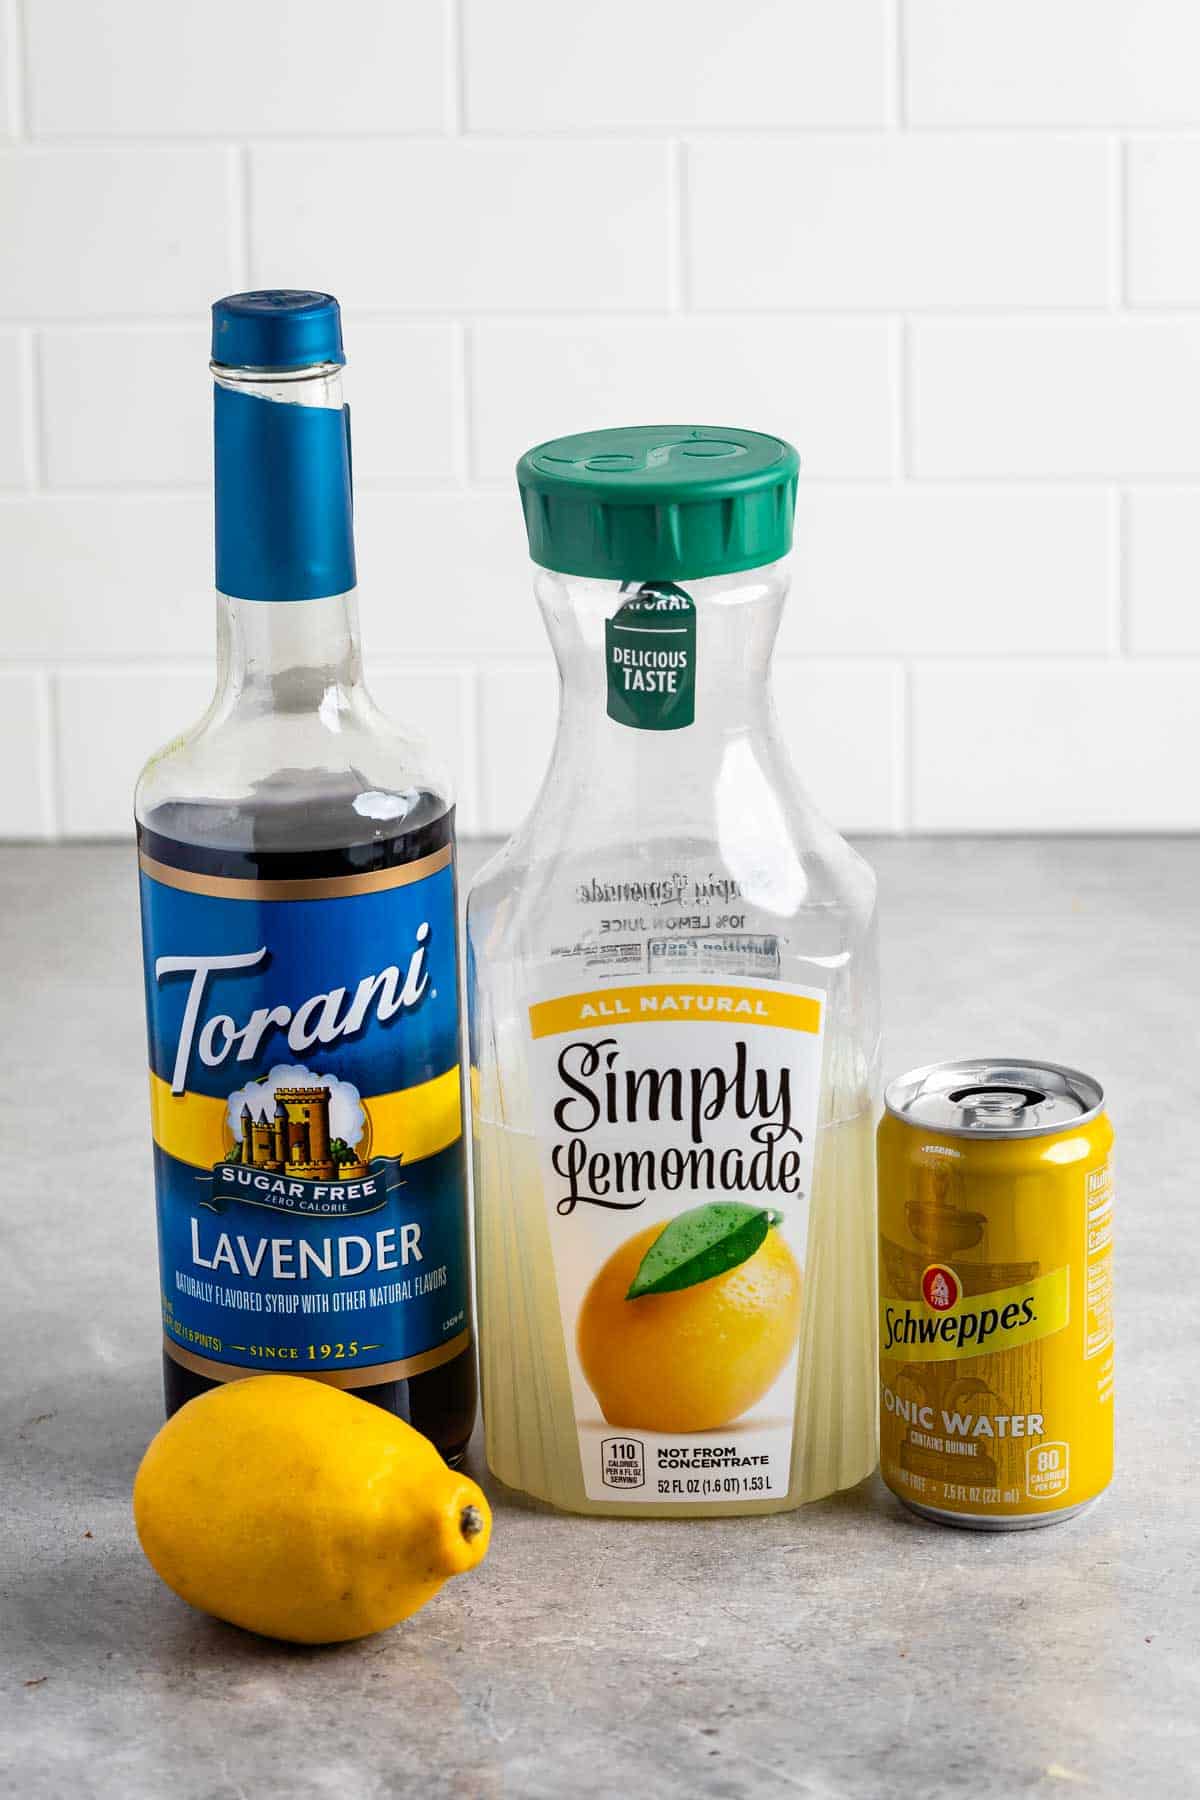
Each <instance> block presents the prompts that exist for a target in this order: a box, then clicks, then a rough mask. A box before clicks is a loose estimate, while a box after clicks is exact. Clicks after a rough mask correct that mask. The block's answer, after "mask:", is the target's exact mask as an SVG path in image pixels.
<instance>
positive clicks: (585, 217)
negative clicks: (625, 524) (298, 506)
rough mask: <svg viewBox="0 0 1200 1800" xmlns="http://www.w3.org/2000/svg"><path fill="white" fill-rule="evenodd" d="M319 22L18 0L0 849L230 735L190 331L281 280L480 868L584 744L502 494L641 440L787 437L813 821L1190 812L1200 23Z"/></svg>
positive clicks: (1176, 824) (1061, 15)
mask: <svg viewBox="0 0 1200 1800" xmlns="http://www.w3.org/2000/svg"><path fill="white" fill-rule="evenodd" d="M284 13H286V20H284V18H283V14H284ZM328 25H329V19H328V17H327V14H326V11H325V10H322V9H319V8H318V5H317V0H292V3H291V4H290V5H289V6H288V7H287V8H284V9H280V8H274V9H272V8H270V7H267V6H265V5H258V6H255V5H249V6H247V5H246V4H245V3H244V0H238V4H236V5H235V0H211V4H210V5H208V6H207V7H206V8H205V9H203V10H202V11H198V10H197V9H195V8H192V7H180V6H171V5H161V4H158V3H156V0H105V4H103V5H92V6H80V5H78V4H77V0H8V4H3V0H0V553H2V555H3V563H4V573H5V583H6V596H7V601H8V604H7V608H6V617H5V627H6V629H5V636H4V644H3V646H2V647H0V684H2V690H3V691H2V692H0V700H3V701H4V708H3V711H0V753H2V752H3V751H4V748H5V746H6V745H9V744H10V742H11V753H10V755H9V757H8V759H7V762H8V766H9V767H10V768H12V767H14V766H19V763H20V759H21V758H24V759H25V761H26V762H28V761H29V760H30V751H29V746H30V745H33V746H34V750H33V761H34V763H35V765H36V766H35V768H34V770H33V773H32V775H31V778H30V780H29V782H28V783H25V784H23V785H22V787H21V789H20V791H16V790H15V789H14V788H13V784H12V783H10V790H12V791H7V792H6V793H5V795H4V799H3V801H0V837H3V836H5V835H9V836H14V835H25V834H28V833H34V834H36V833H39V832H47V833H49V832H64V833H66V834H68V835H70V834H91V833H108V832H122V833H123V832H125V831H127V830H128V827H129V807H130V790H131V787H132V782H133V779H134V775H135V773H136V769H137V767H138V766H140V764H141V762H142V761H143V760H144V758H145V756H146V755H147V754H148V753H149V751H150V749H151V748H152V746H153V745H154V743H155V742H156V741H157V740H159V739H161V738H165V737H166V736H167V735H168V734H169V733H171V732H173V731H174V730H176V729H177V728H178V727H179V726H180V724H181V723H182V722H183V721H184V720H185V719H186V717H187V716H188V714H189V712H193V713H194V712H195V711H197V710H198V709H199V707H200V706H201V705H202V704H203V703H204V700H205V699H206V698H207V695H208V691H209V687H210V683H211V678H212V666H213V597H212V544H211V500H210V492H209V490H210V475H211V417H210V409H211V381H210V378H209V375H208V372H207V368H206V363H207V356H208V346H207V326H208V307H209V304H210V302H211V301H212V299H213V298H215V297H216V296H217V295H219V294H221V293H223V292H228V291H231V290H233V289H236V288H246V287H251V286H267V285H296V286H304V287H324V288H328V289H330V290H331V291H332V292H334V293H336V294H337V295H338V296H339V298H340V299H341V300H342V302H343V306H344V312H345V327H346V343H347V351H348V355H349V366H348V369H347V381H346V394H347V399H348V401H349V403H350V405H351V410H352V420H353V434H354V465H355V477H356V510H357V526H358V533H357V535H358V550H359V573H360V594H361V606H362V618H363V625H364V636H365V647H366V656H367V669H368V674H369V677H370V679H371V680H372V682H373V684H374V686H375V688H376V690H377V692H378V693H379V696H380V698H381V700H382V702H383V703H384V705H385V708H386V709H387V710H388V711H390V712H392V713H393V714H394V715H395V716H396V718H397V719H398V720H399V721H400V723H401V724H403V723H404V722H405V721H406V720H407V721H409V722H410V723H411V724H412V725H414V726H415V727H416V728H417V729H419V730H424V732H425V733H426V734H427V736H428V737H429V738H430V739H431V740H432V743H433V746H434V750H435V754H437V755H440V756H441V757H442V758H443V759H444V760H445V761H447V762H448V763H449V764H450V766H451V772H452V775H453V779H454V781H455V783H456V785H457V789H458V794H459V822H460V828H461V829H462V830H463V831H465V832H471V831H477V830H483V829H487V830H490V831H504V830H508V829H510V828H511V827H512V826H513V825H515V824H516V823H517V822H518V821H519V819H520V817H521V816H522V815H523V813H524V812H525V810H526V808H527V807H528V805H529V802H530V800H531V798H532V796H533V793H534V792H535V790H536V786H537V783H538V781H539V780H540V779H541V775H542V773H543V770H544V767H545V763H546V759H547V757H548V754H549V746H550V741H551V737H552V733H553V724H554V718H555V713H556V705H557V701H556V693H557V682H556V676H555V673H554V669H553V664H552V660H551V658H550V655H549V651H548V646H547V641H546V636H545V632H544V629H543V626H542V622H541V617H540V614H539V612H538V608H537V605H536V602H535V600H534V597H533V592H532V572H531V570H530V566H529V561H528V556H527V551H526V546H525V539H524V531H523V527H522V520H521V511H520V505H519V502H518V499H517V494H516V488H515V482H514V478H513V465H514V463H515V461H516V459H517V457H518V456H519V455H520V453H521V452H522V451H524V450H525V449H527V448H528V447H529V446H530V445H532V444H534V443H537V442H540V441H542V440H544V439H546V438H549V437H554V436H559V435H562V434H564V433H568V432H572V431H577V430H582V429H587V428H590V427H602V426H608V425H619V424H622V423H628V422H633V421H646V420H653V419H655V418H657V419H659V420H661V421H664V422H667V423H680V422H682V423H703V424H714V425H743V426H750V427H755V428H758V429H761V430H765V431H775V432H778V433H780V434H781V435H782V436H784V437H787V438H790V439H791V440H792V442H794V443H795V444H796V446H797V447H798V449H799V451H800V454H801V460H802V477H801V483H800V500H799V509H798V517H797V549H796V555H795V559H794V565H795V566H794V581H793V594H792V597H791V599H790V601H789V604H788V607H787V609H786V611H785V614H784V620H783V625H782V630H781V634H780V641H779V658H778V662H777V673H776V686H777V692H778V695H779V699H780V712H781V717H782V718H783V720H784V724H785V728H786V730H787V733H788V736H789V740H790V742H791V743H792V746H793V750H794V754H795V757H796V760H797V763H798V765H799V768H800V771H801V775H802V777H803V779H804V780H805V782H806V783H807V784H808V785H810V787H811V791H812V792H813V794H814V797H815V798H816V800H817V802H818V804H819V805H820V806H821V807H822V808H823V810H824V811H825V812H826V813H827V814H828V815H829V816H830V817H831V818H832V819H833V820H834V821H835V822H836V823H837V824H839V825H840V826H842V827H843V828H850V829H855V830H892V829H907V828H910V827H913V826H915V827H917V828H927V829H930V830H951V829H976V830H1026V829H1057V828H1062V829H1076V828H1079V829H1083V828H1096V829H1110V828H1111V829H1114V830H1115V829H1122V828H1126V827H1134V828H1137V827H1142V826H1161V827H1163V828H1164V829H1167V828H1169V829H1191V828H1193V827H1194V828H1197V829H1200V808H1198V807H1197V805H1196V804H1194V803H1193V801H1192V798H1191V794H1190V792H1189V788H1188V780H1187V771H1188V769H1189V767H1190V766H1192V765H1193V764H1194V762H1195V750H1196V744H1195V742H1194V738H1195V735H1196V731H1197V729H1200V728H1197V727H1194V726H1193V725H1192V723H1191V720H1190V714H1189V712H1188V696H1189V695H1190V694H1191V693H1192V692H1194V690H1195V682H1194V681H1193V679H1192V676H1193V670H1194V671H1195V673H1196V676H1197V678H1198V679H1200V233H1197V231H1196V230H1195V229H1194V224H1193V214H1194V212H1195V204H1194V200H1195V195H1196V193H1197V192H1200V83H1198V82H1197V79H1196V70H1197V69H1198V68H1200V6H1198V5H1197V4H1196V0H1138V4H1136V5H1133V4H1130V3H1129V0H1006V4H1005V5H1004V6H1002V7H998V6H996V5H993V4H988V3H986V0H842V4H840V5H838V6H836V7H835V6H830V5H826V4H822V3H821V0H741V4H740V5H739V6H738V7H735V8H732V9H731V8H730V7H728V6H727V5H724V4H721V3H720V0H655V4H653V5H651V6H646V5H637V4H635V0H608V4H607V5H606V7H605V8H603V9H600V10H596V9H592V8H588V7H586V6H578V5H577V6H566V5H564V4H563V3H562V0H509V4H508V5H506V6H499V5H496V4H494V3H493V0H345V4H344V5H343V6H342V8H341V10H340V12H339V13H338V15H337V18H336V21H335V22H334V34H333V36H332V37H331V36H330V33H329V30H328V29H327V27H328ZM55 721H56V724H55ZM52 726H53V727H54V729H53V730H52V729H51V728H52ZM97 745H100V746H102V749H101V752H100V753H97V750H96V746H97ZM964 746H965V748H964ZM89 751H90V753H89ZM56 757H57V760H55V758H56ZM910 815H911V816H910Z"/></svg>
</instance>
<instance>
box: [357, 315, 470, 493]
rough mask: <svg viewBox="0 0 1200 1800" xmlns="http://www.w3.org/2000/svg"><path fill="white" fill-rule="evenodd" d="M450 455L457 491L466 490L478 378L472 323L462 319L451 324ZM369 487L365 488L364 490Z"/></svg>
mask: <svg viewBox="0 0 1200 1800" xmlns="http://www.w3.org/2000/svg"><path fill="white" fill-rule="evenodd" d="M451 384H452V387H453V395H452V398H451V413H452V428H453V439H452V450H451V454H452V459H453V464H454V471H455V475H456V477H457V479H458V481H459V484H460V486H459V489H458V491H459V492H460V493H470V492H471V491H472V487H471V484H472V482H473V481H474V479H475V470H476V468H477V467H478V464H479V445H478V442H477V433H476V430H475V396H476V391H477V389H478V385H479V383H478V380H477V377H476V369H475V341H474V334H473V327H471V326H470V325H468V324H467V323H466V322H465V321H464V320H461V319H460V320H458V321H456V323H455V326H454V354H453V357H452V359H451ZM364 491H369V490H364Z"/></svg>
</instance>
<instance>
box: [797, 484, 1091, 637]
mask: <svg viewBox="0 0 1200 1800" xmlns="http://www.w3.org/2000/svg"><path fill="white" fill-rule="evenodd" d="M1110 505H1111V502H1110V501H1109V499H1108V497H1107V496H1106V495H1104V494H1103V493H1088V492H1078V493H1077V492H1070V493H1064V494H1038V493H1021V492H1015V493H1014V492H1012V491H1011V490H1010V491H1008V492H999V493H990V492H989V493H975V492H972V491H970V490H966V491H964V490H963V489H961V488H960V489H953V488H951V489H945V488H940V489H937V490H933V491H930V490H928V489H921V488H916V487H906V488H892V489H888V490H886V491H884V492H869V491H865V490H863V491H853V492H844V491H843V492H838V491H834V490H830V489H823V488H820V487H817V488H812V489H810V488H806V487H805V485H804V482H803V480H802V481H801V484H800V503H799V509H798V515H797V530H796V545H797V550H796V571H795V576H794V592H793V596H792V599H791V601H790V602H789V605H788V608H787V611H786V612H785V614H784V627H783V632H782V636H781V648H782V649H784V650H787V649H796V650H801V649H808V650H812V651H814V652H819V653H827V654H834V655H842V654H846V655H853V654H855V653H856V652H857V653H865V654H867V655H880V654H883V655H888V656H908V655H914V656H921V655H933V656H939V655H943V656H944V655H957V656H962V655H971V654H976V653H977V654H979V655H983V656H989V655H1012V654H1014V653H1016V652H1019V651H1026V652H1029V653H1031V654H1038V653H1045V652H1072V651H1074V652H1075V653H1079V652H1081V651H1089V650H1094V651H1103V650H1106V649H1108V648H1109V647H1110V640H1109V629H1110V628H1109V618H1110V611H1111V606H1112V592H1111V590H1112V584H1113V580H1114V572H1113V570H1112V569H1111V567H1110V560H1111V559H1110V558H1109V556H1108V527H1109V518H1110V513H1109V508H1110Z"/></svg>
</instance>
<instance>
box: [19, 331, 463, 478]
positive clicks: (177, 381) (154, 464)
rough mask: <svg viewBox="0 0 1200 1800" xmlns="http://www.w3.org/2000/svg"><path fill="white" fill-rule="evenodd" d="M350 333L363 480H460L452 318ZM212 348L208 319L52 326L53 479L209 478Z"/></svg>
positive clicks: (46, 377)
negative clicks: (155, 326)
mask: <svg viewBox="0 0 1200 1800" xmlns="http://www.w3.org/2000/svg"><path fill="white" fill-rule="evenodd" d="M346 338H347V343H348V347H349V355H350V363H349V368H348V374H347V381H346V390H347V397H348V399H349V400H350V401H351V403H352V416H353V422H354V471H355V477H356V479H357V480H359V481H371V480H373V479H385V480H391V479H399V480H413V481H421V482H425V483H430V482H434V481H448V480H452V479H453V478H454V475H455V471H456V463H457V456H458V447H457V445H458V437H459V431H458V424H457V408H458V404H459V397H458V390H457V381H458V377H457V373H456V370H457V360H456V359H457V351H456V335H455V329H454V327H453V326H452V325H424V324H421V325H417V324H403V325H402V324H375V323H362V322H358V321H355V320H353V319H351V320H348V321H347V326H346ZM0 342H2V340H0ZM208 357H209V336H208V331H207V329H206V328H205V327H203V326H200V327H197V328H195V329H188V328H185V327H179V328H176V327H174V326H171V327H164V328H163V329H161V330H147V329H146V328H145V327H144V326H143V327H138V328H133V327H121V328H108V327H101V328H96V327H84V328H79V329H51V330H47V331H45V332H43V333H42V335H41V342H40V346H39V361H40V368H41V381H42V416H43V424H44V430H45V464H46V475H47V480H48V482H49V484H50V485H51V487H120V486H123V485H127V486H146V485H150V486H171V485H196V484H198V483H204V484H207V483H208V482H209V481H210V480H211V477H212V377H211V376H210V374H209V372H208ZM2 368H3V364H2V361H0V371H2ZM2 379H3V377H2V373H0V380H2ZM0 467H2V464H0Z"/></svg>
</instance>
